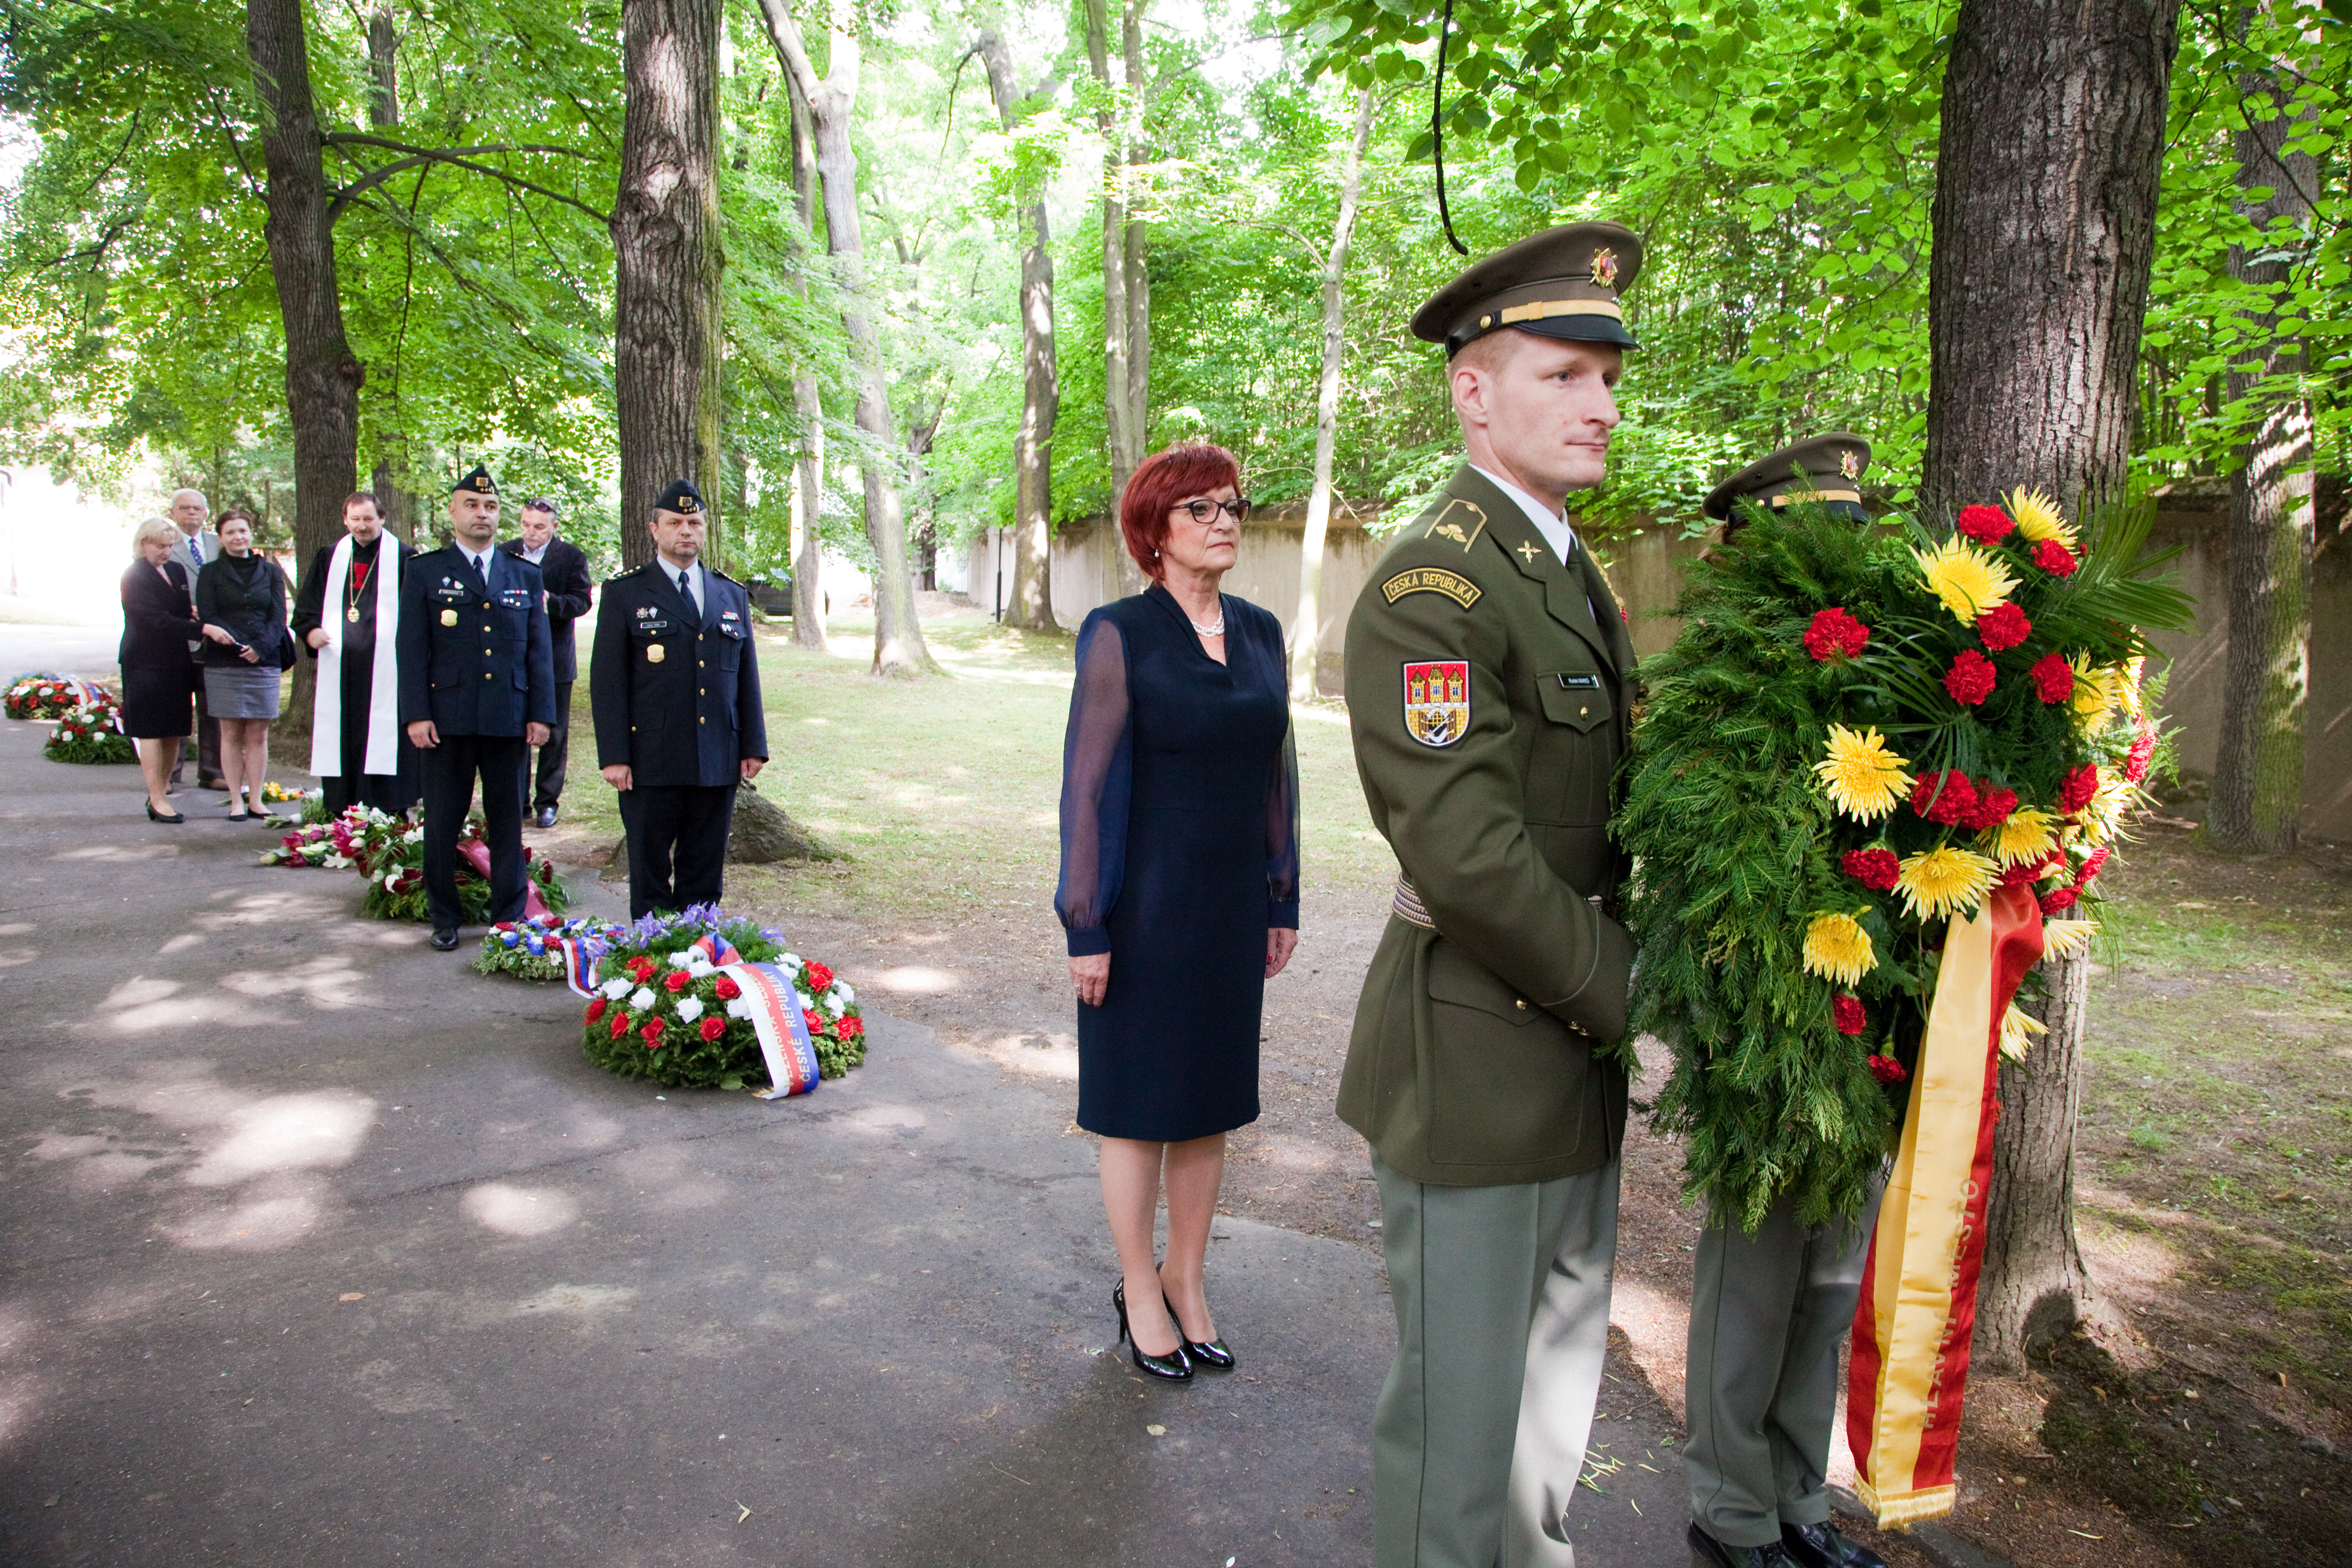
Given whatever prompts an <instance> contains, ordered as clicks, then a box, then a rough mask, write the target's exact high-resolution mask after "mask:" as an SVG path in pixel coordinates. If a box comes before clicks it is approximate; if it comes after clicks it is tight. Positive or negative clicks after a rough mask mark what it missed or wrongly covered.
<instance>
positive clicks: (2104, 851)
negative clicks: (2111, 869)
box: [2074, 844, 2115, 887]
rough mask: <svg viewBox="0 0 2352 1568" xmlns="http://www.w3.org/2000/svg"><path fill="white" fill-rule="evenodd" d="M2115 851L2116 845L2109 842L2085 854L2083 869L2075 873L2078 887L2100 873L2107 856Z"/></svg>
mask: <svg viewBox="0 0 2352 1568" xmlns="http://www.w3.org/2000/svg"><path fill="white" fill-rule="evenodd" d="M2114 853H2115V849H2114V846H2112V845H2109V844H2101V845H2100V846H2099V847H2098V848H2097V849H2095V850H2093V851H2092V852H2090V853H2089V854H2087V855H2084V857H2083V869H2082V870H2080V871H2078V872H2076V873H2074V885H2075V886H2076V887H2080V886H2082V885H2083V884H2084V883H2086V882H2088V881H2090V880H2091V879H2092V878H2093V877H2095V876H2096V875H2098V874H2099V872H2100V870H2101V868H2103V867H2105V865H2106V863H2107V857H2108V856H2109V855H2112V854H2114Z"/></svg>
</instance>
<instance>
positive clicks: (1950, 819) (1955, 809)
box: [1911, 768, 1977, 827]
mask: <svg viewBox="0 0 2352 1568" xmlns="http://www.w3.org/2000/svg"><path fill="white" fill-rule="evenodd" d="M1931 802H1932V803H1931ZM1976 805H1977V791H1976V786H1974V785H1972V784H1970V783H1969V776H1968V775H1967V774H1965V773H1963V772H1961V771H1960V770H1959V769H1958V768H1953V769H1952V770H1951V771H1950V772H1948V773H1927V774H1922V775H1921V776H1920V779H1919V781H1918V782H1917V783H1916V784H1915V785H1913V786H1912V787H1911V810H1914V811H1916V812H1917V813H1918V814H1919V815H1920V816H1923V817H1925V818H1927V820H1928V821H1931V822H1941V823H1943V824H1944V825H1945V826H1946V827H1953V826H1957V825H1958V822H1959V821H1960V820H1961V819H1962V818H1963V817H1966V816H1967V815H1968V814H1969V812H1970V811H1973V810H1976Z"/></svg>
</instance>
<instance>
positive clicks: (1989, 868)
mask: <svg viewBox="0 0 2352 1568" xmlns="http://www.w3.org/2000/svg"><path fill="white" fill-rule="evenodd" d="M1998 875H2000V867H1999V866H1997V865H1995V864H1993V862H1990V860H1987V859H1986V858H1985V857H1984V856H1982V855H1980V854H1977V853H1974V852H1971V851H1969V850H1956V849H1954V848H1952V847H1951V846H1950V845H1949V844H1946V845H1943V846H1941V847H1939V848H1937V849H1932V850H1922V851H1920V852H1918V853H1917V854H1916V855H1912V856H1910V857H1909V858H1907V859H1906V860H1905V861H1904V862H1903V869H1902V871H1901V873H1899V874H1897V875H1896V877H1895V892H1897V893H1899V894H1902V895H1903V900H1904V902H1905V903H1906V904H1908V905H1909V906H1910V912H1911V913H1912V914H1913V915H1919V916H1923V917H1926V918H1929V919H1933V918H1937V917H1940V916H1943V915H1955V914H1958V913H1960V912H1962V911H1965V910H1970V909H1974V908H1975V907H1976V906H1977V904H1979V903H1980V902H1981V901H1982V900H1983V898H1984V895H1985V894H1986V892H1987V891H1988V890H1989V889H1990V888H1991V886H1992V884H1993V879H1994V878H1995V877H1996V876H1998Z"/></svg>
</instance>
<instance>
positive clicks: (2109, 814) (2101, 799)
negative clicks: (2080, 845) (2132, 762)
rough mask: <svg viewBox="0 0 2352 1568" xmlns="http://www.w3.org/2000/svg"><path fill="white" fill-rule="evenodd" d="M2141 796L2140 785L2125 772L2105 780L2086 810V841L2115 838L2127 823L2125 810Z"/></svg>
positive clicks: (2084, 812)
mask: <svg viewBox="0 0 2352 1568" xmlns="http://www.w3.org/2000/svg"><path fill="white" fill-rule="evenodd" d="M2138 799H2139V786H2138V785H2137V784H2134V783H2132V782H2131V781H2130V780H2129V779H2126V778H2125V777H2124V776H2123V775H2122V774H2120V773H2117V774H2114V775H2112V776H2110V777H2108V778H2106V779H2104V780H2102V781H2101V783H2100V785H2099V792H2098V793H2097V794H2095V795H2094V796H2092V797H2091V803H2090V805H2088V806H2087V807H2085V808H2084V810H2083V841H2084V843H2087V844H2092V845H2098V844H2104V843H2105V842H2106V841H2108V840H2110V839H2112V838H2114V837H2115V836H2116V830H2117V829H2119V828H2121V827H2122V826H2123V825H2124V813H2125V812H2126V811H2128V810H2131V808H2132V803H2133V802H2134V801H2136V800H2138Z"/></svg>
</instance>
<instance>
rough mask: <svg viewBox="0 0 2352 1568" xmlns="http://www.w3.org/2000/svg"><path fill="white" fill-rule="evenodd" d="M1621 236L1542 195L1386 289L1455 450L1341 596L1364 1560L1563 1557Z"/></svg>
mask: <svg viewBox="0 0 2352 1568" xmlns="http://www.w3.org/2000/svg"><path fill="white" fill-rule="evenodd" d="M1641 260H1642V245H1641V241H1640V239H1639V238H1638V237H1637V236H1636V235H1634V234H1633V231H1631V230H1630V229H1627V228H1624V227H1622V226H1621V225H1616V224H1605V223H1588V224H1573V225H1568V226H1566V227H1562V228H1555V229H1551V230H1549V231H1547V232H1545V233H1543V234H1539V235H1534V236H1532V237H1530V238H1528V239H1525V240H1521V241H1520V242H1518V243H1517V244H1516V245H1513V246H1509V247H1507V248H1506V249H1504V250H1501V251H1498V252H1497V253H1496V254H1495V255H1494V256H1488V257H1487V258H1486V259H1485V260H1484V261H1481V262H1478V263H1477V264H1475V266H1473V267H1470V268H1469V270H1467V271H1465V273H1463V274H1462V275H1461V276H1460V277H1457V278H1455V279H1454V281H1453V282H1452V283H1450V284H1448V285H1446V286H1445V287H1444V288H1442V289H1440V290H1438V292H1437V293H1436V294H1435V295H1434V296H1433V297H1432V298H1430V300H1429V302H1428V303H1427V304H1426V305H1424V306H1423V307H1422V308H1421V310H1420V311H1419V312H1418V313H1417V314H1416V315H1415V316H1414V318H1413V320H1412V329H1413V331H1414V333H1415V334H1416V335H1417V336H1419V337H1421V338H1423V339H1425V340H1428V341H1430V342H1433V343H1442V344H1444V347H1445V350H1446V356H1447V375H1448V378H1449V381H1450V382H1451V385H1452V390H1453V398H1454V413H1455V415H1456V417H1457V418H1458V419H1459V420H1460V421H1461V424H1462V431H1463V436H1464V439H1465V444H1466V446H1467V447H1468V454H1467V455H1468V459H1469V460H1468V462H1467V463H1466V464H1465V465H1463V466H1462V467H1461V468H1459V469H1457V470H1456V471H1455V472H1454V476H1453V478H1452V479H1450V480H1449V481H1447V483H1446V486H1445V488H1444V490H1443V491H1442V492H1440V493H1439V495H1438V496H1437V497H1436V498H1435V499H1434V500H1433V501H1432V502H1431V503H1430V505H1429V507H1428V508H1427V509H1426V510H1425V511H1424V512H1423V514H1422V515H1421V516H1420V517H1417V518H1416V519H1414V521H1413V522H1412V524H1410V525H1409V526H1408V527H1407V528H1405V529H1404V531H1403V532H1402V534H1401V535H1400V536H1399V537H1398V538H1397V540H1396V542H1395V543H1394V544H1393V545H1391V547H1390V549H1388V551H1387V552H1386V553H1385V554H1384V555H1383V556H1382V557H1381V561H1380V564H1379V565H1378V566H1377V567H1376V568H1375V569H1374V570H1373V571H1372V574H1371V577H1370V580H1369V581H1368V582H1367V584H1366V586H1365V589H1364V592H1363V594H1362V595H1361V596H1360V598H1359V599H1358V601H1357V602H1356V606H1355V609H1354V611H1353V612H1352V613H1351V614H1350V615H1349V621H1348V641H1347V671H1348V674H1347V690H1348V711H1349V725H1350V727H1351V729H1352V730H1353V733H1354V737H1355V747H1356V763H1357V768H1358V771H1359V773H1360V775H1361V777H1362V779H1363V784H1364V794H1365V796H1366V799H1367V800H1368V801H1369V803H1370V808H1371V816H1372V821H1373V825H1374V826H1376V827H1378V828H1379V829H1380V831H1381V833H1382V834H1383V835H1384V836H1385V837H1386V838H1387V839H1388V841H1389V844H1390V847H1391V849H1393V850H1394V851H1395V852H1396V857H1397V862H1398V864H1399V866H1400V868H1401V871H1402V875H1400V876H1399V878H1398V880H1397V888H1396V895H1395V903H1394V910H1393V914H1392V915H1391V918H1390V920H1389V923H1388V929H1387V930H1386V931H1385V932H1384V933H1383V934H1382V936H1381V945H1380V948H1379V951H1378V952H1377V953H1376V954H1375V955H1374V956H1373V959H1372V964H1371V969H1370V974H1369V975H1368V976H1367V977H1366V978H1365V982H1364V990H1363V997H1362V999H1361V1000H1360V1002H1359V1004H1358V1006H1357V1009H1356V1023H1355V1032H1354V1036H1353V1038H1352V1039H1351V1040H1349V1047H1348V1064H1347V1069H1346V1071H1345V1073H1344V1075H1343V1076H1342V1078H1341V1080H1340V1085H1339V1116H1340V1118H1341V1119H1342V1120H1343V1121H1345V1122H1346V1123H1347V1124H1349V1126H1351V1127H1353V1128H1355V1129H1356V1130H1357V1131H1358V1132H1360V1133H1361V1134H1363V1135H1364V1136H1365V1138H1366V1139H1367V1140H1369V1141H1370V1144H1371V1146H1372V1168H1373V1171H1374V1174H1375V1175H1376V1176H1378V1178H1379V1181H1380V1188H1381V1213H1382V1215H1383V1223H1384V1228H1383V1230H1382V1233H1381V1234H1382V1240H1383V1248H1384V1250H1385V1252H1386V1255H1387V1260H1388V1269H1389V1281H1390V1287H1391V1295H1392V1298H1393V1301H1394V1304H1395V1308H1396V1315H1397V1333H1398V1347H1397V1359H1396V1364H1395V1365H1394V1366H1393V1367H1392V1368H1391V1371H1390V1374H1389V1377H1388V1382H1387V1384H1386V1385H1385V1386H1384V1387H1383V1388H1382V1389H1381V1398H1380V1406H1379V1410H1378V1413H1377V1415H1376V1416H1375V1424H1374V1432H1373V1479H1374V1487H1375V1497H1374V1523H1373V1539H1374V1559H1375V1561H1376V1562H1377V1563H1379V1564H1380V1565H1381V1568H1496V1564H1498V1563H1500V1564H1506V1565H1508V1568H1519V1565H1521V1564H1542V1565H1545V1568H1572V1565H1573V1563H1575V1560H1576V1554H1575V1552H1574V1550H1573V1549H1572V1548H1571V1547H1570V1545H1569V1542H1568V1535H1567V1529H1566V1525H1565V1522H1564V1516H1565V1513H1566V1511H1567V1508H1568V1504H1569V1500H1570V1496H1571V1495H1572V1493H1573V1492H1574V1490H1575V1487H1576V1483H1577V1479H1578V1477H1579V1476H1580V1474H1581V1473H1582V1469H1583V1463H1584V1446H1585V1440H1586V1437H1587V1435H1588V1434H1589V1432H1590V1431H1591V1423H1592V1407H1593V1400H1594V1397H1595V1396H1596V1394H1597V1393H1598V1391H1599V1388H1600V1383H1601V1357H1602V1354H1603V1353H1604V1351H1605V1349H1606V1347H1607V1342H1608V1329H1609V1291H1610V1274H1611V1269H1612V1265H1613V1263H1614V1261H1615V1257H1616V1249H1617V1181H1618V1150H1619V1145H1620V1143H1621V1140H1622V1135H1623V1132H1624V1124H1625V1087H1626V1086H1625V1075H1624V1072H1623V1071H1622V1068H1621V1067H1619V1066H1618V1065H1617V1064H1616V1063H1615V1062H1613V1061H1610V1060H1608V1059H1607V1058H1606V1056H1605V1054H1604V1051H1603V1048H1604V1047H1606V1046H1607V1045H1609V1044H1610V1043H1611V1042H1612V1041H1615V1040H1618V1039H1619V1038H1620V1037H1621V1036H1622V1034H1623V1033H1624V1030H1625V1015H1626V988H1627V983H1628V979H1629V976H1630V971H1631V967H1632V963H1633V940H1632V938H1631V937H1630V936H1628V935H1627V933H1626V932H1625V930H1624V928H1623V927H1622V926H1621V925H1618V924H1617V922H1616V921H1615V920H1614V919H1612V917H1611V915H1610V913H1609V911H1610V910H1611V908H1612V897H1613V894H1614V892H1615V889H1616V886H1617V883H1618V881H1619V878H1620V876H1621V874H1622V870H1623V867H1622V865H1621V863H1620V857H1619V855H1618V853H1617V852H1616V851H1615V850H1614V849H1613V848H1612V845H1611V843H1610V840H1609V831H1608V821H1609V805H1610V793H1609V788H1610V775H1611V774H1612V771H1613V770H1614V769H1615V768H1616V766H1617V760H1618V758H1619V757H1620V756H1621V755H1622V753H1623V750H1624V744H1625V728H1626V723H1627V718H1628V709H1629V708H1630V706H1631V705H1632V702H1633V690H1634V687H1633V643H1632V640H1631V638H1630V637H1629V636H1628V635H1627V633H1626V629H1625V624H1624V621H1623V617H1622V612H1620V611H1619V609H1618V607H1617V601H1616V598H1615V596H1614V595H1612V593H1611V592H1610V590H1609V584H1608V582H1607V580H1605V579H1603V577H1602V576H1601V569H1600V568H1599V567H1598V566H1597V565H1596V564H1595V563H1594V562H1593V559H1592V557H1591V552H1590V551H1588V550H1587V549H1585V547H1584V545H1583V544H1582V543H1581V542H1580V540H1579V539H1578V538H1576V535H1575V531H1574V530H1573V528H1571V527H1570V524H1569V521H1568V519H1567V517H1565V516H1564V515H1563V507H1564V505H1565V501H1566V497H1568V495H1569V494H1570V492H1572V491H1576V490H1581V489H1587V488H1590V487H1591V486H1594V485H1596V484H1598V483H1599V482H1600V481H1601V476H1602V472H1603V469H1604V466H1605V464H1606V460H1607V456H1608V451H1609V437H1610V433H1611V431H1612V430H1613V429H1614V428H1615V426H1616V424H1617V419H1618V414H1617V405H1616V402H1615V398H1614V396H1613V393H1612V388H1613V387H1614V385H1615V383H1616V381H1617V377H1618V373H1619V371H1620V369H1621V368H1622V361H1623V357H1624V351H1625V350H1627V349H1629V348H1631V347H1633V334H1632V333H1631V332H1629V331H1627V330H1626V329H1625V324H1624V320H1623V317H1622V311H1621V310H1620V308H1619V305H1618V294H1619V291H1620V290H1621V289H1622V288H1624V287H1628V286H1630V285H1631V284H1632V283H1633V277H1634V275H1635V273H1636V272H1637V271H1638V270H1639V269H1640V267H1641Z"/></svg>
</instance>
